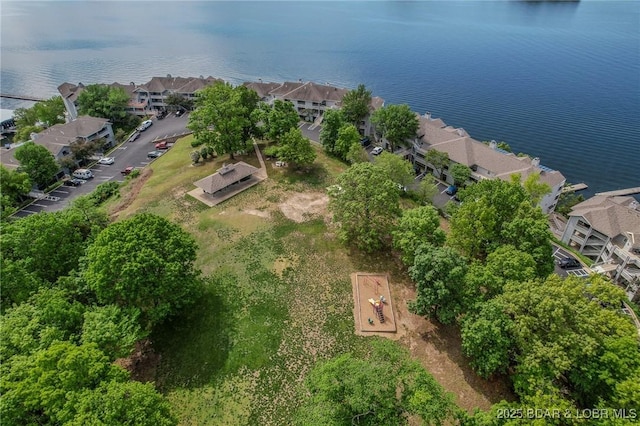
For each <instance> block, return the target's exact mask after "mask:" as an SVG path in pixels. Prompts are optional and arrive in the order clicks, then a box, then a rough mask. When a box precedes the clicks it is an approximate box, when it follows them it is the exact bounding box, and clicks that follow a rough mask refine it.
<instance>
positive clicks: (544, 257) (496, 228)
mask: <svg viewBox="0 0 640 426" xmlns="http://www.w3.org/2000/svg"><path fill="white" fill-rule="evenodd" d="M461 197H462V198H463V199H464V203H463V204H462V205H460V206H459V208H458V209H456V211H455V213H454V214H453V216H452V217H451V221H450V229H451V232H450V233H449V236H448V241H449V243H450V244H451V246H453V247H455V248H457V249H459V250H460V251H461V252H462V253H463V254H464V255H466V256H468V257H470V258H475V259H480V260H484V259H485V258H486V257H487V255H488V254H489V253H491V252H492V251H494V250H495V249H496V248H498V247H500V246H502V245H505V244H510V245H512V246H514V247H515V248H516V249H518V250H520V251H522V252H526V253H529V254H531V255H532V256H533V258H534V259H535V261H536V265H537V266H536V270H537V273H538V276H541V277H543V276H546V275H547V274H549V273H551V272H552V271H553V258H552V256H551V253H552V251H551V243H550V236H551V235H550V232H549V226H548V224H547V219H546V217H545V216H544V214H543V213H542V211H541V210H540V209H539V208H534V207H533V206H532V205H531V201H530V197H529V194H527V192H526V191H525V190H524V188H523V187H522V186H521V185H520V184H516V183H513V182H505V181H502V180H498V179H492V180H483V181H480V182H478V183H476V184H474V185H472V186H470V187H468V188H467V189H465V190H463V191H462V194H461Z"/></svg>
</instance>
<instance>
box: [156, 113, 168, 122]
mask: <svg viewBox="0 0 640 426" xmlns="http://www.w3.org/2000/svg"><path fill="white" fill-rule="evenodd" d="M166 116H167V111H160V112H159V113H157V114H156V117H158V120H162V119H163V118H165V117H166Z"/></svg>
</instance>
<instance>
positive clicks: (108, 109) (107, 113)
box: [78, 84, 129, 127]
mask: <svg viewBox="0 0 640 426" xmlns="http://www.w3.org/2000/svg"><path fill="white" fill-rule="evenodd" d="M128 105H129V95H128V94H127V92H126V91H125V90H124V89H123V88H121V87H110V86H107V85H104V84H91V85H89V86H86V87H85V88H84V90H82V92H80V94H79V95H78V114H80V115H89V116H91V117H101V118H106V119H107V120H109V121H110V122H111V123H113V125H114V127H121V126H123V125H124V124H125V123H126V122H127V115H128V114H127V110H126V108H127V106H128Z"/></svg>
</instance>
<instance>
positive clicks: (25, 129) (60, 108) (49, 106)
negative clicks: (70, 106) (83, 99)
mask: <svg viewBox="0 0 640 426" xmlns="http://www.w3.org/2000/svg"><path fill="white" fill-rule="evenodd" d="M64 111H65V108H64V102H63V100H62V97H60V96H54V97H52V98H49V99H47V100H44V101H41V102H37V103H36V104H35V105H34V106H32V107H31V108H18V109H16V110H15V111H14V117H15V122H16V127H17V128H18V132H17V134H16V139H15V140H16V141H24V140H29V139H30V134H31V133H38V132H40V131H41V130H43V129H44V128H47V127H50V126H53V125H54V124H58V123H64Z"/></svg>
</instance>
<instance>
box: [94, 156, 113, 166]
mask: <svg viewBox="0 0 640 426" xmlns="http://www.w3.org/2000/svg"><path fill="white" fill-rule="evenodd" d="M115 161H116V159H115V158H113V157H102V158H101V159H99V160H98V164H105V165H107V166H110V165H111V164H113V163H114V162H115Z"/></svg>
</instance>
